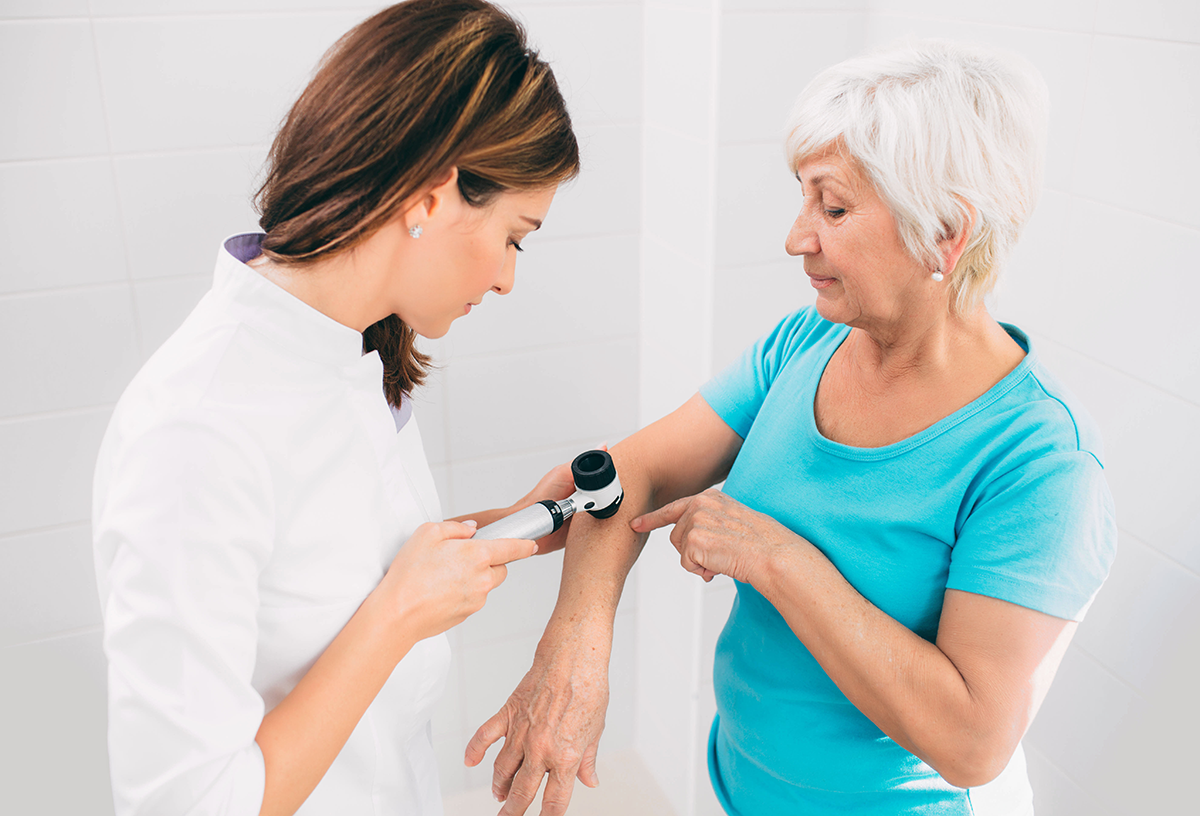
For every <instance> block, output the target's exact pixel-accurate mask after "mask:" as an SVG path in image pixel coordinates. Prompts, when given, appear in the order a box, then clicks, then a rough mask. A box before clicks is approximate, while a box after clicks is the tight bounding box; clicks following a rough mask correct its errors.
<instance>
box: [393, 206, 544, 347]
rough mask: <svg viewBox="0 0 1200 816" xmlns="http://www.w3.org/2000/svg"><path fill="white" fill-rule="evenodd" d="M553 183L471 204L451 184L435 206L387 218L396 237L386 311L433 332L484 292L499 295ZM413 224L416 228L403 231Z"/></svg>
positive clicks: (508, 284)
mask: <svg viewBox="0 0 1200 816" xmlns="http://www.w3.org/2000/svg"><path fill="white" fill-rule="evenodd" d="M554 193H555V189H554V188H550V189H543V190H531V191H511V192H504V193H500V194H499V195H497V196H496V197H495V198H494V199H493V200H492V202H491V203H489V204H488V205H487V206H484V207H473V206H471V205H470V204H468V203H467V202H466V201H465V200H464V199H463V198H462V196H461V195H459V193H458V189H457V186H456V185H454V184H451V185H450V186H448V187H447V188H445V189H444V190H443V191H442V195H441V196H440V198H439V199H438V202H437V204H436V206H435V207H434V208H433V209H431V210H428V211H425V210H418V211H417V214H416V215H415V216H414V215H413V214H412V213H411V212H410V213H409V214H408V220H409V221H411V222H412V223H411V224H409V223H408V222H407V221H406V220H405V219H404V218H399V219H397V220H396V223H395V224H394V225H393V229H395V230H397V237H396V238H395V240H396V241H397V242H398V243H400V244H403V250H404V258H403V261H402V262H401V265H402V269H401V270H400V271H399V272H398V274H396V275H395V276H394V277H393V279H392V284H393V285H392V287H391V290H392V291H391V296H392V297H391V300H392V302H393V313H394V314H396V315H399V317H400V319H401V320H403V321H404V322H405V323H406V324H407V325H409V326H410V327H411V328H412V329H413V330H414V331H416V332H417V334H420V335H421V336H423V337H430V338H434V337H441V336H442V335H444V334H445V333H446V332H447V331H448V330H449V328H450V324H451V323H452V322H454V321H455V320H457V319H458V318H460V317H462V316H463V315H465V314H467V313H468V312H470V311H471V308H472V307H473V306H478V305H479V302H480V301H481V300H483V296H484V295H486V294H487V293H488V292H496V293H497V294H501V295H506V294H508V293H509V292H510V291H511V290H512V287H513V277H514V273H515V270H516V264H517V253H518V252H519V251H521V250H520V245H521V242H522V241H523V240H525V237H526V236H527V235H529V233H531V232H533V231H534V230H536V229H538V228H539V227H540V226H541V224H542V221H543V220H544V219H545V217H546V213H547V211H548V210H549V209H550V203H551V202H552V201H553V200H554ZM416 225H419V226H420V227H421V236H420V237H419V238H413V237H411V236H410V235H409V233H408V230H409V227H410V226H416Z"/></svg>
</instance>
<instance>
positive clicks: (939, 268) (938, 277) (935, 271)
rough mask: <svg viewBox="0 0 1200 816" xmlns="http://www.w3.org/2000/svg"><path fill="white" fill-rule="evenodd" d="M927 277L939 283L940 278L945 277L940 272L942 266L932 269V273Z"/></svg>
mask: <svg viewBox="0 0 1200 816" xmlns="http://www.w3.org/2000/svg"><path fill="white" fill-rule="evenodd" d="M929 277H931V278H933V279H934V280H935V281H937V282H938V283H941V282H942V279H943V278H945V277H946V276H945V275H943V274H942V268H941V267H940V266H939V267H938V268H937V269H936V270H934V273H933V274H932V275H930V276H929Z"/></svg>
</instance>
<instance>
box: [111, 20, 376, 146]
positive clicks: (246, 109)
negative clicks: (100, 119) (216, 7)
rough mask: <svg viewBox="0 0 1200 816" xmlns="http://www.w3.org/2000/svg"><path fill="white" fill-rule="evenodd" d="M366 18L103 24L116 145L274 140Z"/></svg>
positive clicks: (206, 143)
mask: <svg viewBox="0 0 1200 816" xmlns="http://www.w3.org/2000/svg"><path fill="white" fill-rule="evenodd" d="M361 17H362V15H361V14H355V13H348V12H332V13H320V14H305V15H285V16H278V15H263V16H241V17H238V18H237V22H236V25H232V24H230V22H229V21H228V20H227V19H224V18H221V17H194V18H186V19H182V18H175V17H162V18H113V19H101V20H96V21H95V23H94V24H93V26H94V28H95V32H96V48H97V52H98V55H99V63H100V71H101V73H102V75H103V76H104V86H105V87H104V89H105V93H104V100H105V105H106V108H107V112H108V125H109V132H110V134H111V136H112V144H113V148H114V149H115V150H117V151H118V152H135V151H148V150H178V149H181V148H196V147H216V146H227V145H241V146H250V145H258V144H262V143H264V142H269V141H270V138H271V135H272V134H273V132H274V130H275V128H276V126H277V124H278V122H279V120H280V118H281V117H282V116H283V114H284V113H286V111H287V108H288V106H289V105H290V104H291V102H292V100H293V99H295V97H296V95H297V94H298V93H299V92H300V90H301V89H303V87H304V83H305V82H306V81H307V79H308V76H309V72H310V71H311V70H312V68H313V66H314V65H315V64H316V63H317V60H318V59H319V58H320V57H321V55H322V54H323V53H324V52H325V49H327V48H328V47H329V46H330V45H331V44H332V43H333V42H334V40H336V39H337V37H338V36H340V35H341V34H342V33H343V32H344V31H346V30H347V29H348V28H350V27H351V26H352V25H353V24H354V23H356V22H358V20H359V19H360V18H361ZM148 65H152V66H154V70H146V69H147V66H148Z"/></svg>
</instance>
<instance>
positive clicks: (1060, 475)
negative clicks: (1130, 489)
mask: <svg viewBox="0 0 1200 816" xmlns="http://www.w3.org/2000/svg"><path fill="white" fill-rule="evenodd" d="M1116 540H1117V534H1116V521H1115V518H1114V515H1113V503H1112V496H1111V494H1110V493H1109V490H1108V485H1107V484H1106V482H1105V480H1104V475H1103V470H1102V469H1101V467H1100V464H1099V462H1098V461H1097V460H1096V459H1095V457H1093V456H1092V455H1091V454H1090V453H1087V452H1085V451H1070V452H1061V453H1055V454H1052V455H1047V456H1043V457H1041V458H1037V459H1033V460H1032V461H1028V462H1025V463H1023V464H1021V465H1020V466H1019V467H1017V468H1014V469H1013V470H1012V471H1010V472H1008V473H1005V474H1003V475H1001V476H999V477H997V478H995V479H993V480H991V481H990V482H989V483H988V485H987V487H986V488H985V489H984V491H983V492H982V494H981V495H980V496H979V497H978V498H977V500H976V503H975V506H974V507H973V508H972V510H971V511H970V513H969V514H968V516H967V518H966V520H965V522H964V523H963V526H962V529H961V531H960V533H959V535H958V537H957V539H956V541H955V544H954V549H953V551H952V552H951V556H950V573H949V579H948V580H947V582H946V588H947V589H958V590H962V591H964V592H973V593H976V594H979V595H986V596H988V597H992V598H998V599H1000V600H1003V601H1008V602H1010V603H1015V604H1018V605H1020V606H1024V607H1027V608H1029V609H1034V610H1037V611H1039V612H1044V613H1046V614H1048V615H1053V616H1055V617H1058V618H1064V619H1066V620H1076V621H1078V620H1082V619H1083V616H1084V613H1085V612H1086V611H1087V608H1088V606H1089V605H1090V604H1091V602H1092V599H1093V598H1094V597H1095V594H1096V592H1097V590H1099V589H1100V585H1101V584H1102V583H1104V579H1105V578H1106V577H1107V575H1108V570H1109V567H1110V566H1111V564H1112V561H1113V558H1114V557H1115V555H1116Z"/></svg>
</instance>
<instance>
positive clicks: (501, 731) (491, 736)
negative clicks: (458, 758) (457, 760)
mask: <svg viewBox="0 0 1200 816" xmlns="http://www.w3.org/2000/svg"><path fill="white" fill-rule="evenodd" d="M506 711H507V708H502V709H500V710H499V711H497V712H496V713H495V714H494V715H493V716H492V718H491V719H490V720H488V721H487V722H485V723H484V724H483V725H481V726H479V730H478V731H476V732H475V736H473V737H471V741H470V742H468V743H467V753H466V756H465V757H464V761H465V762H466V764H467V765H469V766H470V767H472V768H474V767H475V766H476V765H478V764H479V763H480V762H481V761H482V760H483V757H484V755H485V754H486V753H487V750H488V748H491V747H492V745H493V744H495V742H496V740H498V739H500V738H501V737H503V736H504V735H505V734H507V733H508V716H507V715H506V714H505V712H506Z"/></svg>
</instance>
